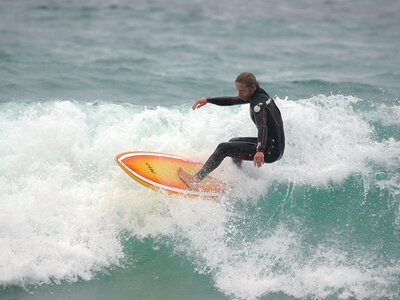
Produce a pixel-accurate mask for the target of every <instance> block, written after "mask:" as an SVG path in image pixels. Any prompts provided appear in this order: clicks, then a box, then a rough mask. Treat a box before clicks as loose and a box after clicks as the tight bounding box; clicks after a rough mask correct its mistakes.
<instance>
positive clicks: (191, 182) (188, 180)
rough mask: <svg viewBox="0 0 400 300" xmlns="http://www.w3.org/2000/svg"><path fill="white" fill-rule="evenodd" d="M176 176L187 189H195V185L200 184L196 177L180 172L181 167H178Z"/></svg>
mask: <svg viewBox="0 0 400 300" xmlns="http://www.w3.org/2000/svg"><path fill="white" fill-rule="evenodd" d="M178 175H179V177H180V178H181V179H182V181H183V182H184V183H185V184H186V185H187V186H188V187H189V189H191V190H195V189H197V185H198V184H199V183H200V180H199V179H198V178H197V177H196V176H194V175H190V174H189V173H186V172H185V171H183V170H182V168H181V167H179V169H178Z"/></svg>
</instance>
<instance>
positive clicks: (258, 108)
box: [253, 98, 272, 113]
mask: <svg viewBox="0 0 400 300" xmlns="http://www.w3.org/2000/svg"><path fill="white" fill-rule="evenodd" d="M271 101H272V99H271V98H268V100H267V101H266V102H265V104H266V105H269V104H270V103H271ZM262 105H263V104H262V102H260V103H258V104H257V105H256V106H254V108H253V110H254V112H255V113H258V112H259V111H260V110H261V106H262Z"/></svg>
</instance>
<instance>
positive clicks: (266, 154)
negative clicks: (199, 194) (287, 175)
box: [178, 72, 285, 189]
mask: <svg viewBox="0 0 400 300" xmlns="http://www.w3.org/2000/svg"><path fill="white" fill-rule="evenodd" d="M235 86H236V89H237V91H238V96H237V97H216V98H201V99H198V100H196V102H195V103H194V104H193V107H192V109H193V110H195V109H198V108H200V107H202V106H204V105H206V104H207V103H212V104H215V105H219V106H228V105H238V104H250V117H251V119H252V121H253V122H254V124H255V125H256V127H257V130H258V135H257V137H236V138H232V139H231V140H229V142H224V143H220V144H219V145H218V147H217V148H216V149H215V151H214V153H213V154H212V155H211V156H210V158H209V159H208V160H207V161H206V163H205V164H204V166H203V168H202V169H201V170H200V171H199V172H198V173H197V174H195V175H191V174H188V173H186V172H185V171H183V170H182V168H179V169H178V174H179V176H180V178H181V179H182V180H183V182H185V183H186V185H187V186H188V187H189V188H191V189H195V188H196V185H197V184H198V183H200V182H201V180H203V179H204V178H205V177H206V176H207V175H208V174H209V173H210V172H212V171H213V170H215V169H216V168H217V167H218V166H219V165H220V164H221V162H222V161H223V160H224V158H225V157H227V156H229V157H232V159H233V161H234V163H235V164H236V165H237V166H239V167H240V166H241V164H242V161H243V160H250V161H253V162H254V166H255V167H258V168H260V167H261V166H262V165H263V164H264V163H272V162H274V161H277V160H279V159H280V158H281V157H282V155H283V152H284V149H285V134H284V130H283V122H282V118H281V113H280V111H279V109H278V107H277V106H276V104H275V102H274V100H273V99H272V98H271V97H270V96H269V95H268V94H267V92H266V91H264V90H263V89H262V88H261V87H260V85H259V84H258V82H257V79H256V77H255V76H254V75H253V74H252V73H250V72H243V73H241V74H239V76H238V77H237V78H236V80H235Z"/></svg>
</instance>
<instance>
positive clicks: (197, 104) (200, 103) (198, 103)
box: [192, 98, 207, 110]
mask: <svg viewBox="0 0 400 300" xmlns="http://www.w3.org/2000/svg"><path fill="white" fill-rule="evenodd" d="M206 104H207V99H206V98H201V99H197V100H196V102H195V103H194V104H193V106H192V109H193V110H195V109H196V108H200V107H202V106H204V105H206Z"/></svg>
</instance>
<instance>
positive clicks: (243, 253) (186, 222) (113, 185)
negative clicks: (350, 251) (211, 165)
mask: <svg viewBox="0 0 400 300" xmlns="http://www.w3.org/2000/svg"><path fill="white" fill-rule="evenodd" d="M358 101H361V100H360V99H356V98H354V97H350V96H348V97H345V96H341V95H332V96H328V97H327V96H323V95H321V96H318V97H314V98H311V99H304V100H299V101H290V100H287V99H285V100H281V99H277V103H278V105H279V107H280V109H281V111H282V115H283V118H284V124H285V129H286V138H287V147H286V151H285V155H284V157H283V158H282V160H280V161H279V162H277V163H274V164H270V165H266V166H264V167H263V168H262V169H256V168H254V167H253V166H252V164H251V163H248V164H245V166H244V172H245V173H246V175H244V174H243V173H242V172H241V171H239V170H237V169H236V168H235V167H234V165H233V164H232V163H231V162H230V160H229V159H226V160H225V161H224V162H223V164H222V166H221V168H219V169H217V170H216V171H215V172H214V176H218V177H221V178H223V179H226V180H229V181H230V182H232V183H233V186H236V187H239V188H235V189H234V192H233V194H234V195H236V197H238V199H236V200H235V201H243V200H241V197H242V198H249V197H254V198H255V199H257V197H256V196H258V195H266V193H267V191H268V189H269V188H270V187H272V186H274V185H276V184H279V183H284V184H286V183H290V184H291V185H292V186H294V185H301V184H305V185H310V186H314V187H318V188H320V187H322V188H323V187H325V186H328V185H329V184H330V183H331V182H334V183H340V182H341V181H343V180H344V179H346V178H347V177H348V176H350V175H352V174H361V176H365V177H368V176H369V175H370V174H371V173H372V172H373V171H374V168H375V169H376V168H378V169H379V168H380V169H382V170H384V169H385V168H386V169H391V170H395V169H396V166H398V164H399V156H400V155H399V149H400V147H399V146H400V145H399V141H396V140H395V139H394V138H389V139H387V140H386V139H385V140H382V141H377V140H375V139H374V129H373V127H372V126H371V125H369V123H368V120H367V119H366V118H367V117H366V115H363V114H362V113H358V112H355V111H354V109H353V105H354V104H357V103H358ZM1 106H2V107H1V108H2V109H1V110H0V127H1V128H2V131H1V132H0V174H1V175H0V199H1V200H0V253H1V255H0V285H10V284H17V285H27V284H32V283H33V284H41V283H45V282H50V281H51V280H54V281H56V282H59V281H61V280H67V281H76V280H77V279H78V278H83V279H86V280H89V279H91V278H92V277H93V276H94V274H95V273H96V272H98V271H101V270H102V269H104V268H109V267H113V266H118V265H120V264H121V263H123V261H124V253H123V248H122V245H121V237H120V235H121V233H122V232H125V231H128V232H130V233H131V234H132V235H134V236H137V237H139V238H144V237H153V238H157V237H158V236H160V235H163V236H168V237H170V240H171V244H172V245H173V246H174V247H175V250H176V251H178V252H183V253H185V254H186V255H187V256H188V257H190V258H191V259H192V260H193V264H194V266H195V268H196V269H197V271H198V272H204V273H209V274H211V275H212V277H213V279H214V281H215V285H216V287H217V288H219V289H220V290H221V291H223V292H224V293H225V294H228V295H232V296H233V297H242V298H256V297H259V296H262V295H264V294H267V293H271V292H278V291H282V292H284V293H287V294H289V295H292V296H295V297H309V296H311V297H317V298H321V297H325V296H327V295H331V294H333V293H336V294H337V295H338V296H339V297H343V298H345V297H348V296H354V297H356V298H363V297H379V296H386V297H390V293H389V292H388V293H385V288H386V287H387V286H388V285H389V284H390V280H391V279H392V278H393V276H395V274H396V272H397V274H398V271H399V266H397V265H396V266H394V267H393V268H392V269H390V268H381V269H378V270H375V269H368V268H367V267H366V266H367V264H368V263H369V262H371V260H367V261H361V262H360V265H354V264H352V263H351V262H350V261H347V260H346V258H344V257H345V255H344V253H343V251H342V250H340V248H339V247H333V248H331V249H330V250H329V251H327V250H328V249H327V248H326V245H324V244H321V245H319V246H317V247H316V248H315V249H311V250H310V253H309V256H307V257H305V256H304V255H305V254H304V253H305V252H306V249H302V247H301V239H302V233H301V231H299V232H293V231H291V230H289V229H287V228H286V227H285V226H284V224H282V225H281V226H278V228H277V229H275V230H273V232H269V233H265V234H262V235H260V237H259V238H257V239H255V241H254V242H252V243H248V244H246V243H245V244H243V245H241V244H239V245H238V244H234V243H232V241H230V240H229V236H230V233H232V234H234V235H235V234H239V233H238V232H237V230H238V229H235V228H229V227H227V224H229V217H232V214H235V213H238V212H235V211H232V206H231V204H230V201H233V200H232V199H229V198H226V199H223V200H222V201H221V202H219V203H215V202H207V201H201V200H189V201H188V199H181V198H179V197H169V196H166V195H163V194H159V193H155V192H153V191H151V190H149V189H146V188H144V187H142V186H140V185H139V184H136V183H135V182H133V181H132V180H131V178H129V177H128V176H127V175H126V174H125V173H124V172H122V171H121V169H120V168H118V167H117V166H116V165H115V164H114V162H113V158H114V156H115V155H116V154H118V153H120V152H124V151H131V150H149V151H157V152H165V153H171V154H178V155H183V156H186V157H187V158H191V159H194V160H199V161H205V160H206V159H207V157H208V156H209V155H210V154H211V153H212V151H213V150H214V148H215V147H216V146H217V145H218V143H219V142H220V141H227V140H229V139H230V138H232V137H234V136H255V134H256V129H255V127H254V125H253V124H252V123H251V122H250V118H249V115H248V108H247V107H245V106H236V107H228V108H227V107H216V106H211V105H207V106H205V107H204V108H201V109H200V110H198V111H191V110H190V106H189V105H187V106H182V107H173V108H165V107H157V108H145V107H142V106H134V105H130V104H110V103H103V102H93V103H78V102H71V101H54V102H45V103H41V104H40V103H39V104H38V103H36V104H35V103H8V104H4V103H3V104H1ZM388 116H389V117H390V116H391V117H393V120H388V119H387V118H386V119H385V122H386V123H385V124H386V125H387V124H393V125H396V124H397V123H396V122H398V120H397V119H396V115H395V114H388ZM398 180H399V177H393V178H392V179H385V180H382V181H380V182H379V184H380V185H381V187H382V188H387V187H392V188H393V191H394V190H395V189H396V187H398V186H399V182H398ZM243 182H245V183H246V184H245V185H243ZM288 193H290V191H289V190H288ZM396 204H397V206H396V207H397V208H398V203H393V204H392V205H393V206H395V205H396ZM398 215H399V213H397V216H398ZM397 222H398V220H397ZM300 225H301V224H300ZM235 230H236V231H235ZM175 241H179V243H178V242H177V243H175ZM271 270H274V271H271ZM319 279H320V280H319ZM318 280H319V281H318ZM370 283H371V284H370ZM366 286H367V287H368V286H376V287H377V290H375V291H374V290H371V289H368V288H365V287H366Z"/></svg>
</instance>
